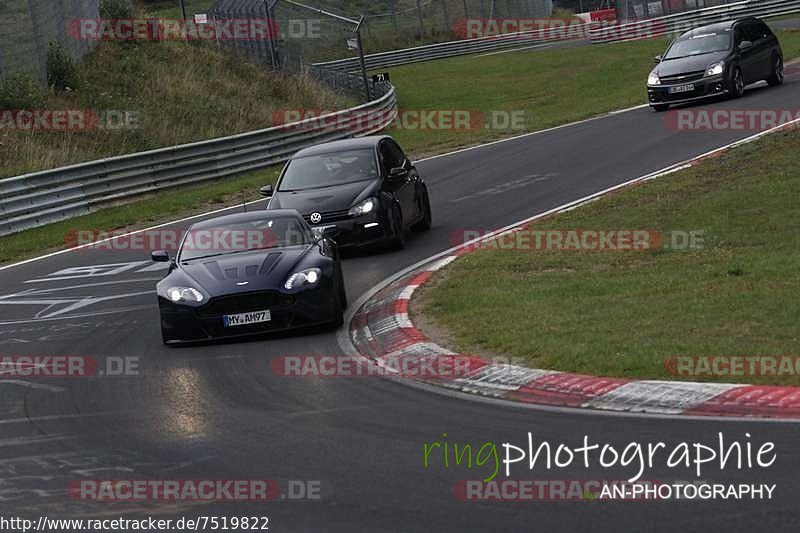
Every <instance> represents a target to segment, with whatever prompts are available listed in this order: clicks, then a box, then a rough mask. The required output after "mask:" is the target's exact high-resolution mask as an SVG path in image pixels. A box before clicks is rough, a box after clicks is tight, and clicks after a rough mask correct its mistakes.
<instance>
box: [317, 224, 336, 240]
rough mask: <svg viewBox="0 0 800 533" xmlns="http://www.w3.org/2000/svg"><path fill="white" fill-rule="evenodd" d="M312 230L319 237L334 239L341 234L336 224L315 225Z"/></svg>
mask: <svg viewBox="0 0 800 533" xmlns="http://www.w3.org/2000/svg"><path fill="white" fill-rule="evenodd" d="M311 232H312V233H313V234H314V237H316V238H317V239H332V238H333V237H336V236H337V235H339V228H337V227H336V226H325V227H321V228H320V227H315V228H311Z"/></svg>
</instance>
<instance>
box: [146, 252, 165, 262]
mask: <svg viewBox="0 0 800 533" xmlns="http://www.w3.org/2000/svg"><path fill="white" fill-rule="evenodd" d="M150 259H152V260H153V261H155V262H156V263H169V252H167V251H166V250H156V251H154V252H153V253H151V254H150Z"/></svg>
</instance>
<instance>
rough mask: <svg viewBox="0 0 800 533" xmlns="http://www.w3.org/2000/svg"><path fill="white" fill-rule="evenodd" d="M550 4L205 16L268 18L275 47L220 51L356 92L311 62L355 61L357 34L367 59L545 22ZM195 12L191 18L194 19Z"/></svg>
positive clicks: (357, 4)
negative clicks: (497, 22)
mask: <svg viewBox="0 0 800 533" xmlns="http://www.w3.org/2000/svg"><path fill="white" fill-rule="evenodd" d="M551 12H552V0H380V1H375V0H369V1H367V0H344V1H341V0H339V1H333V0H217V1H216V2H215V3H214V5H213V6H212V7H211V9H210V10H209V11H208V12H207V13H205V14H207V15H208V18H209V23H215V21H219V20H224V19H243V18H248V19H250V18H268V19H270V20H272V21H274V23H275V25H274V28H275V30H274V31H275V33H276V35H275V38H274V39H271V40H252V41H248V40H237V41H220V42H218V43H217V44H218V45H219V46H226V47H230V48H233V49H234V50H235V51H236V52H238V53H240V54H242V55H244V56H246V57H247V58H248V59H250V60H251V61H254V62H258V63H261V64H264V65H267V66H272V67H274V68H276V69H282V70H289V71H293V72H307V73H310V74H311V75H313V76H315V77H316V78H318V79H321V80H322V81H323V82H325V83H326V84H328V85H331V86H333V87H334V88H336V89H339V90H342V91H345V92H350V93H357V92H358V91H363V81H362V80H361V79H359V78H358V77H354V76H353V75H352V74H348V73H345V72H327V71H325V70H324V69H319V68H312V67H311V65H312V64H313V63H319V62H323V61H328V60H332V59H342V58H348V57H351V58H352V57H357V55H358V42H357V34H356V28H357V27H360V32H361V37H362V43H363V48H364V52H365V53H367V54H369V53H373V52H380V51H384V50H395V49H399V48H405V47H411V46H418V45H420V44H429V43H436V42H442V41H451V40H457V39H459V38H461V37H462V36H460V35H459V34H458V33H457V31H456V30H457V28H458V27H459V26H460V23H463V20H464V19H465V18H545V17H549V16H550V14H551ZM195 14H196V13H192V12H189V13H187V15H188V17H189V18H191V17H193V16H194V15H195Z"/></svg>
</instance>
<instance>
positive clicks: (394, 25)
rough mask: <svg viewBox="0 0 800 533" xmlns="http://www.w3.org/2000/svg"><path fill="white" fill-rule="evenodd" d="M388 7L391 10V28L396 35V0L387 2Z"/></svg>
mask: <svg viewBox="0 0 800 533" xmlns="http://www.w3.org/2000/svg"><path fill="white" fill-rule="evenodd" d="M389 7H390V9H391V10H392V27H393V28H394V32H395V34H396V33H398V31H397V0H389Z"/></svg>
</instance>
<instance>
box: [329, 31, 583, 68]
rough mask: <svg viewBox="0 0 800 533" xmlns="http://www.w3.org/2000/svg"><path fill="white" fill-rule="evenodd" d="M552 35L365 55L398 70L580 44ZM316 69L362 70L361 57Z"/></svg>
mask: <svg viewBox="0 0 800 533" xmlns="http://www.w3.org/2000/svg"><path fill="white" fill-rule="evenodd" d="M545 33H547V32H545ZM549 33H550V34H551V35H541V36H540V35H539V34H540V32H538V31H532V32H517V33H507V34H503V35H496V36H495V35H492V36H488V37H476V38H473V39H461V40H458V41H447V42H444V43H436V44H427V45H424V46H417V47H414V48H404V49H402V50H391V51H389V52H379V53H376V54H367V55H365V56H364V60H365V62H366V64H367V68H368V69H370V70H373V69H379V68H385V67H396V66H398V65H406V64H408V63H416V62H420V61H430V60H432V59H442V58H446V57H455V56H460V55H468V54H477V53H480V52H492V51H495V50H505V49H509V48H519V47H524V46H530V47H533V46H537V45H542V46H547V45H549V44H556V43H565V44H566V43H569V44H573V45H574V44H575V43H577V42H580V41H579V40H570V41H568V40H566V39H564V38H563V37H561V36H559V35H558V34H556V32H553V31H551V32H549ZM588 42H589V41H588V40H587V41H586V43H587V44H588ZM314 66H315V67H321V68H325V69H329V70H344V71H348V72H349V71H353V70H356V69H358V68H359V63H358V59H357V58H347V59H337V60H335V61H326V62H323V63H315V64H314Z"/></svg>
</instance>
